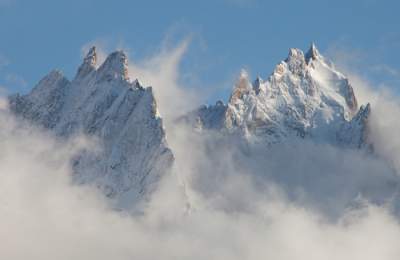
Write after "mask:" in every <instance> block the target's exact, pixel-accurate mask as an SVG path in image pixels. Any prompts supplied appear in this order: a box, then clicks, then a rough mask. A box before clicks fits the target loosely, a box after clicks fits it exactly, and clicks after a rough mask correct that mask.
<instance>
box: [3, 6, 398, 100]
mask: <svg viewBox="0 0 400 260" xmlns="http://www.w3.org/2000/svg"><path fill="white" fill-rule="evenodd" d="M399 10H400V4H399V2H398V1H391V0H387V1H386V0H382V1H378V0H355V1H348V0H346V1H344V0H337V1H328V0H318V1H317V0H303V1H298V0H296V1H289V0H279V1H277V0H275V1H268V0H266V1H261V0H202V1H194V0H185V1H183V0H168V1H155V0H146V1H128V0H113V1H94V0H69V1H61V0H35V1H31V0H0V35H1V40H0V86H2V87H5V88H7V89H8V90H9V91H10V92H16V91H27V90H29V89H30V88H31V87H32V86H33V85H34V84H35V83H36V82H37V81H38V80H39V79H40V78H41V77H43V76H44V75H45V74H46V73H48V72H49V70H51V69H53V68H58V69H61V70H62V71H63V72H64V73H65V74H66V75H67V76H68V77H69V78H71V77H72V76H73V75H74V73H75V70H76V69H77V66H78V65H79V63H80V60H81V56H82V53H81V52H82V47H83V46H85V45H88V44H89V43H97V44H100V45H102V47H103V48H105V49H106V50H107V51H112V50H114V49H115V48H124V49H127V50H128V52H129V56H130V58H131V59H134V60H142V59H144V58H146V57H148V56H151V55H152V54H153V53H154V52H156V51H157V50H158V49H159V48H160V46H162V44H167V45H170V46H174V45H176V44H178V43H179V42H180V41H182V40H183V39H185V38H187V37H190V38H191V44H190V45H189V49H188V51H187V53H186V55H185V56H184V59H183V63H182V70H183V73H182V75H183V77H182V81H183V82H184V83H185V84H187V85H188V86H195V87H202V86H204V87H206V86H207V87H209V88H210V87H213V86H218V87H220V88H221V89H219V90H218V91H217V92H216V93H214V94H213V96H212V97H211V99H215V98H226V97H227V95H228V93H227V92H228V89H229V87H230V85H231V84H232V83H233V79H234V77H235V76H236V75H237V74H238V72H239V70H240V69H241V68H247V69H248V70H249V71H250V74H251V76H252V77H255V76H257V75H261V76H262V77H267V76H268V75H269V74H270V73H271V71H272V70H273V67H274V66H275V65H276V64H277V63H278V62H279V61H280V60H282V59H284V58H285V57H286V55H287V52H288V48H290V47H298V48H301V49H303V50H305V49H307V48H308V46H309V44H310V42H311V41H315V42H316V43H317V45H318V47H319V49H320V50H321V51H322V53H324V54H327V55H332V56H335V57H336V56H339V57H340V58H341V59H344V60H345V61H347V62H349V63H350V64H351V65H354V66H355V67H356V69H357V70H359V71H360V70H361V71H362V72H364V74H368V77H369V78H370V79H371V80H372V81H373V82H379V83H380V82H383V83H386V84H389V85H391V86H396V85H399V84H400V80H399V79H400V52H399V51H398V48H399V46H400V31H399V25H400V18H399V15H398V12H399Z"/></svg>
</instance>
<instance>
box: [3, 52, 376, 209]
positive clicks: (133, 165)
mask: <svg viewBox="0 0 400 260" xmlns="http://www.w3.org/2000/svg"><path fill="white" fill-rule="evenodd" d="M9 100H10V108H11V110H12V111H13V112H14V113H15V114H17V115H19V116H20V117H23V118H25V119H28V120H30V121H33V122H35V123H36V124H37V125H40V126H42V127H44V128H47V129H51V130H52V131H54V132H55V133H56V135H58V136H60V137H62V138H67V137H70V136H73V135H75V134H80V133H84V134H86V135H89V136H92V137H95V138H96V139H97V140H98V141H99V143H100V147H101V149H100V150H99V151H97V152H93V151H83V152H82V153H81V154H80V155H79V156H77V158H75V160H74V162H73V167H74V171H75V173H76V174H75V175H74V180H75V181H76V182H77V183H82V184H91V185H95V186H97V187H99V188H100V189H101V190H102V191H103V193H105V194H106V195H107V196H108V197H110V198H112V199H113V200H114V201H115V203H116V204H115V205H116V207H117V208H125V209H126V208H131V207H132V206H133V205H135V204H136V203H137V202H138V201H143V198H147V195H149V194H150V193H151V192H152V191H153V190H154V189H155V187H156V185H157V182H158V180H159V179H160V178H161V176H163V175H164V174H165V173H166V172H167V171H168V170H169V169H170V168H171V166H172V164H173V161H174V158H173V153H172V151H171V150H170V149H169V147H168V144H167V142H166V138H165V130H164V127H163V123H162V120H161V118H160V116H159V115H158V112H157V104H156V101H155V97H154V95H153V92H152V88H151V87H147V88H145V87H143V86H141V84H140V83H139V81H138V80H134V81H132V80H130V79H129V78H128V65H127V57H126V55H125V54H124V53H123V52H122V51H116V52H114V53H111V54H110V55H109V56H108V57H107V59H106V60H105V61H104V63H103V64H101V65H100V66H99V67H98V66H97V54H96V49H95V48H94V47H93V48H91V49H90V51H89V52H88V54H87V55H86V57H85V58H84V60H83V63H82V65H81V66H80V67H79V69H78V71H77V74H76V76H75V78H74V79H73V80H71V81H70V80H68V79H67V78H65V77H64V76H63V75H62V74H61V72H59V71H52V72H50V73H49V74H48V75H47V76H45V77H44V78H43V79H42V80H41V81H40V82H39V83H38V84H37V85H36V86H35V87H34V88H33V90H32V91H31V92H30V93H29V94H27V95H18V94H17V95H13V96H11V97H10V99H9ZM370 111H371V108H370V105H369V104H367V105H365V106H361V107H360V108H359V107H358V104H357V100H356V97H355V94H354V91H353V88H352V86H351V84H350V83H349V80H348V79H347V78H346V77H345V76H344V75H343V74H342V73H340V72H339V71H337V70H336V69H335V67H334V65H333V64H332V63H331V62H330V61H328V60H327V59H326V58H324V57H323V56H322V55H321V54H320V53H319V51H318V50H317V48H316V47H315V45H314V44H312V46H311V47H310V49H309V50H308V52H307V53H306V54H304V53H303V52H302V51H301V50H299V49H290V51H289V56H288V57H287V58H286V59H285V60H284V61H282V62H280V63H279V64H278V65H277V66H276V68H275V70H274V72H273V73H272V74H271V75H270V76H269V77H268V79H267V80H265V81H264V80H262V79H261V78H257V79H256V80H255V81H254V82H250V80H249V77H248V75H247V73H246V72H244V71H243V72H242V73H241V75H240V77H239V80H238V81H237V83H236V85H235V87H234V89H233V92H232V94H231V96H230V98H229V101H228V103H227V104H224V103H223V102H222V101H218V102H217V103H216V104H215V105H212V106H203V107H201V108H199V109H198V110H196V111H193V112H191V113H189V114H188V115H187V116H185V117H184V120H183V121H186V122H189V123H190V124H192V125H193V126H194V128H195V129H196V130H198V131H200V132H201V131H208V130H213V131H216V132H218V133H223V134H224V136H229V135H230V134H233V135H235V136H237V135H239V136H241V137H244V140H247V141H250V142H255V143H257V144H261V145H265V147H267V146H269V145H270V144H276V143H280V142H287V141H290V140H291V139H292V138H307V139H310V140H312V141H314V142H317V143H329V144H334V145H337V146H346V147H350V148H361V147H365V146H369V145H370V144H369V142H368V118H369V115H370ZM225 134H228V135H225ZM229 140H232V139H229Z"/></svg>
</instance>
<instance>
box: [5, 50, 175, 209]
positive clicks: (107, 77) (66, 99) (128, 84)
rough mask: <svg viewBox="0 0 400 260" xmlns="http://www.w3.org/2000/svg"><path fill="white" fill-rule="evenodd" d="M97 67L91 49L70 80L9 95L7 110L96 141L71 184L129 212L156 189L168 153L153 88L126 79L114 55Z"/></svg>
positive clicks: (122, 61) (122, 59)
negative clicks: (100, 194) (90, 188)
mask: <svg viewBox="0 0 400 260" xmlns="http://www.w3.org/2000/svg"><path fill="white" fill-rule="evenodd" d="M96 64H97V55H96V49H95V48H94V47H93V48H92V49H90V51H89V53H88V54H87V56H86V57H85V58H84V61H83V63H82V65H81V66H80V67H79V69H78V72H77V74H76V76H75V78H74V79H73V80H72V81H69V80H68V79H66V78H65V77H64V76H63V75H62V74H61V73H60V72H59V71H52V72H50V74H48V75H47V76H45V77H44V78H43V79H42V80H41V81H40V82H39V83H38V84H37V85H36V86H35V87H34V89H33V90H32V91H31V93H29V94H27V95H19V94H17V95H14V96H11V97H10V98H9V101H10V109H11V110H12V111H13V112H14V113H15V114H17V115H19V116H21V117H23V118H25V119H28V120H30V121H33V122H35V123H37V124H38V125H40V126H42V127H45V128H48V129H51V130H53V131H54V132H55V133H56V134H57V135H58V136H60V137H63V138H66V137H70V136H72V135H75V134H78V133H84V134H87V135H89V136H92V137H95V138H96V139H97V140H98V141H99V143H100V148H101V149H99V151H97V152H92V151H84V152H82V153H81V154H80V155H79V156H77V158H76V159H75V161H74V162H73V167H74V171H75V173H76V174H75V176H74V180H75V181H76V182H77V183H82V184H93V185H95V186H97V187H99V188H100V189H101V190H102V191H103V192H104V193H105V194H106V195H107V196H108V197H110V198H112V199H113V200H114V201H115V203H116V204H115V206H116V207H117V208H131V207H132V206H133V205H135V204H136V203H137V202H138V201H141V200H142V199H143V198H146V197H147V195H149V193H151V191H152V190H153V189H154V188H155V186H156V184H157V181H158V180H159V179H160V177H161V176H162V175H163V174H164V173H165V172H166V171H167V170H168V169H169V168H170V166H171V165H172V162H173V154H172V152H171V150H170V149H169V148H168V145H167V143H166V140H165V132H164V128H163V123H162V120H161V118H160V116H159V115H158V112H157V105H156V102H155V99H154V95H153V92H152V88H151V87H148V88H144V87H142V86H141V85H140V84H139V82H138V81H137V80H135V81H130V80H129V78H128V70H127V57H126V55H125V54H124V53H123V52H121V51H117V52H114V53H112V54H110V55H109V56H108V58H107V59H106V60H105V62H104V63H103V64H102V65H101V66H100V67H99V68H97V67H96Z"/></svg>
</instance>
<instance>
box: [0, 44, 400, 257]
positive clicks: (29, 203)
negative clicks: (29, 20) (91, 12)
mask: <svg viewBox="0 0 400 260" xmlns="http://www.w3.org/2000/svg"><path fill="white" fill-rule="evenodd" d="M179 48H183V47H182V46H180V47H178V50H179ZM169 53H172V54H171V55H169ZM180 56H181V52H179V51H177V50H173V51H172V52H164V53H163V54H162V58H159V59H158V58H154V59H152V62H150V63H149V64H152V65H151V66H150V65H149V66H148V67H147V66H144V65H140V66H139V65H132V66H137V68H136V71H140V70H142V72H141V74H140V75H147V80H148V81H149V82H154V83H156V82H158V83H159V86H156V85H154V87H155V93H156V95H157V98H158V99H159V104H160V106H161V109H162V108H163V107H168V104H170V103H171V102H172V103H173V104H174V107H170V110H169V112H166V114H165V115H164V117H170V116H171V115H175V114H176V113H175V112H174V111H178V110H182V109H189V108H190V106H191V105H192V104H188V103H185V102H187V100H185V97H187V95H186V92H185V90H184V89H181V88H180V87H179V84H178V83H177V79H178V75H179V71H178V66H177V64H179V57H180ZM169 58H170V59H172V60H173V62H172V61H171V62H166V61H168V60H169ZM157 61H159V63H157ZM141 64H146V63H141ZM157 66H158V67H157ZM138 68H140V70H139V69H138ZM146 68H153V69H146ZM154 68H158V69H156V70H154ZM139 78H140V77H139ZM163 82H168V84H162V83H163ZM358 83H359V82H356V83H354V85H355V89H356V91H357V93H356V95H357V94H358V93H361V91H363V92H362V93H364V96H365V100H367V99H368V101H370V102H372V109H373V110H372V118H371V126H370V131H371V139H372V141H373V142H374V145H375V147H376V148H375V149H376V153H377V156H371V155H368V154H365V153H362V152H359V151H349V150H341V149H338V148H334V147H331V146H326V145H316V144H313V143H304V142H300V143H293V144H291V145H290V146H288V145H281V146H277V147H274V149H273V150H271V151H270V152H268V151H264V150H263V149H262V148H259V147H253V148H252V149H250V150H249V151H247V152H248V153H246V154H243V153H242V151H241V150H239V149H238V146H237V145H236V144H235V143H232V140H226V139H223V138H217V137H215V136H214V135H213V134H212V133H210V134H209V135H204V136H199V135H197V134H194V133H193V132H192V131H190V130H188V129H187V128H186V127H185V126H182V125H178V124H172V123H171V122H173V118H166V120H167V121H168V122H170V123H168V124H167V135H168V142H169V144H170V146H171V148H172V149H173V151H174V153H175V157H176V163H175V166H174V171H173V172H172V173H171V174H170V175H168V176H166V177H165V179H164V180H163V182H162V183H161V185H160V187H159V189H158V190H157V192H156V193H155V194H154V195H153V197H152V199H151V201H150V202H149V205H147V207H146V209H145V210H144V213H143V214H142V215H136V216H130V215H127V214H124V213H122V212H115V211H113V210H111V209H109V208H108V205H107V204H106V202H104V201H103V199H102V197H100V196H99V195H98V194H97V193H96V191H95V190H92V189H90V188H89V187H81V186H75V185H72V184H71V178H70V176H71V174H73V173H72V172H71V168H70V164H69V163H70V159H71V158H73V156H74V155H75V154H76V153H77V152H79V149H82V148H91V147H92V145H93V143H92V141H91V140H88V139H87V138H85V137H76V138H74V139H72V140H68V141H60V140H57V139H56V138H54V137H53V136H52V135H51V134H50V133H44V132H43V131H42V130H39V129H35V128H34V127H33V126H31V125H27V124H26V123H23V122H19V121H17V119H15V118H13V116H11V115H10V114H9V113H8V111H7V109H6V107H5V102H4V101H3V102H1V103H0V104H3V105H2V106H1V110H0V200H1V201H0V216H1V217H0V240H1V241H2V243H0V259H17V260H19V259H21V260H22V259H24V260H25V259H41V260H47V259H49V260H50V259H60V260H62V259H66V260H67V259H68V260H69V259H77V260H81V259H82V260H83V259H96V260H102V259H107V260H108V259H117V260H120V259H121V260H122V259H219V260H220V259H238V260H239V259H277V260H280V259H307V260H312V259H328V260H329V259H351V260H354V259H363V260H368V259H398V257H399V256H400V247H399V245H398V241H400V224H399V222H398V217H397V214H396V205H397V200H398V199H397V189H398V176H397V175H396V174H397V173H398V172H399V169H400V168H399V167H400V165H399V161H398V159H397V158H400V157H399V156H400V141H399V140H398V138H397V137H396V132H397V129H398V128H397V121H396V120H395V119H396V118H397V117H398V116H399V115H400V109H399V107H400V106H399V105H398V100H397V99H396V98H393V96H392V97H391V98H386V96H385V94H380V93H378V92H376V91H374V90H372V88H368V87H366V84H358ZM169 86H170V87H169ZM160 88H164V89H160ZM171 89H175V90H176V92H174V93H175V94H174V99H173V100H171V97H170V96H169V95H170V94H171V93H168V91H169V90H171ZM177 89H178V90H177ZM171 91H174V90H171ZM190 95H191V94H190ZM383 97H385V98H383ZM373 98H376V99H373ZM375 100H376V101H375ZM362 101H363V102H364V100H362ZM389 108H390V112H388V109H389Z"/></svg>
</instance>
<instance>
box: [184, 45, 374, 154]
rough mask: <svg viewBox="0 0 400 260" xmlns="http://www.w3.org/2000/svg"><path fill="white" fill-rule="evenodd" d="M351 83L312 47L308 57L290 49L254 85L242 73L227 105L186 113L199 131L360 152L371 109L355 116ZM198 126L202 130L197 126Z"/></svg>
mask: <svg viewBox="0 0 400 260" xmlns="http://www.w3.org/2000/svg"><path fill="white" fill-rule="evenodd" d="M357 106H358V105H357V100H356V97H355V94H354V91H353V88H352V86H351V84H350V83H349V80H348V79H347V78H346V77H345V76H344V75H343V74H342V73H340V72H339V71H337V70H336V69H335V68H334V66H333V64H332V63H331V62H330V61H329V60H327V59H325V58H324V57H323V56H322V55H321V54H320V52H319V51H318V49H317V47H316V46H315V44H314V43H312V44H311V47H310V49H309V50H308V51H307V53H306V55H304V53H303V52H302V51H301V50H299V49H295V48H292V49H290V50H289V55H288V57H287V58H286V59H285V60H284V61H281V62H280V63H279V64H278V65H277V66H276V68H275V70H274V72H273V73H272V74H271V75H270V76H269V77H268V79H267V80H265V81H263V80H262V79H261V78H257V79H256V80H255V81H254V83H253V84H251V83H250V82H249V79H248V75H247V73H245V72H243V71H242V72H241V75H240V77H239V80H238V81H237V83H236V85H235V87H234V89H233V92H232V94H231V97H230V99H229V102H228V104H226V105H224V106H208V107H203V108H200V109H199V110H197V111H194V112H192V113H190V114H189V115H188V116H187V117H186V120H188V121H189V122H193V120H191V119H190V118H191V117H194V118H197V119H196V124H197V128H198V129H202V130H207V129H219V130H221V131H222V132H225V133H226V132H228V133H242V134H244V135H246V139H248V140H252V141H255V142H261V143H266V144H267V145H268V144H272V143H278V142H283V141H285V140H287V139H288V138H309V139H312V140H314V141H316V142H322V143H330V144H334V145H340V146H342V145H344V146H351V147H361V146H362V144H363V143H366V142H367V137H366V135H367V134H366V132H367V131H366V129H367V127H366V124H367V121H368V120H367V118H368V114H369V111H370V108H369V105H368V106H366V107H362V108H361V109H360V110H359V111H357V109H358V107H357ZM199 126H200V127H199Z"/></svg>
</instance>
